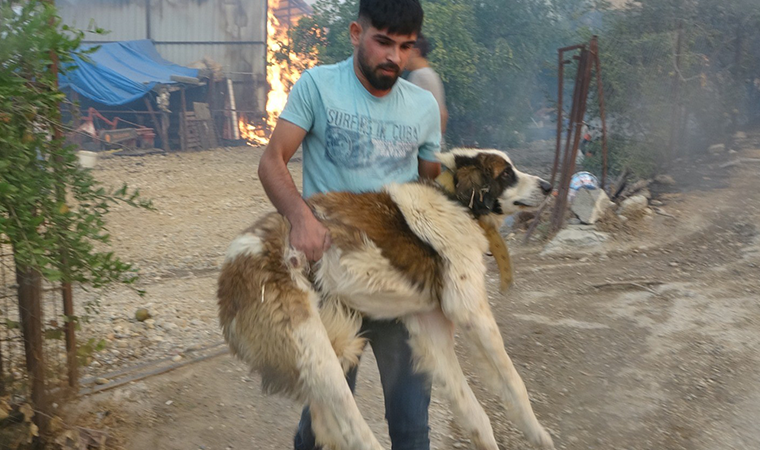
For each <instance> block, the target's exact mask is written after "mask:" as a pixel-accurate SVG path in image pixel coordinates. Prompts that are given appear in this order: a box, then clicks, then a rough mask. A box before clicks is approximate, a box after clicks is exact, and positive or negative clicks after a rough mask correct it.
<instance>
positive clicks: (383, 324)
mask: <svg viewBox="0 0 760 450" xmlns="http://www.w3.org/2000/svg"><path fill="white" fill-rule="evenodd" d="M361 333H362V336H364V337H365V338H367V340H368V341H369V343H370V345H371V346H372V351H373V353H374V354H375V359H377V368H378V370H379V372H380V382H381V383H382V385H383V395H384V397H385V420H387V421H388V433H389V435H390V438H391V443H392V446H393V450H429V449H430V439H429V437H428V405H429V404H430V381H429V379H428V377H427V376H425V375H423V374H418V373H414V370H413V368H412V349H411V348H410V347H409V343H408V342H407V341H408V339H409V333H408V332H407V331H406V327H405V326H404V324H402V323H401V322H399V321H397V320H392V321H388V320H370V319H364V322H363V323H362V328H361ZM356 372H357V367H354V368H353V369H351V370H350V371H349V372H348V374H347V375H346V381H347V382H348V385H349V387H350V388H351V392H353V391H354V388H355V387H356ZM293 448H294V449H295V450H319V449H320V447H317V446H316V443H315V438H314V432H313V431H312V429H311V414H310V413H309V407H308V406H306V407H305V408H304V410H303V412H302V413H301V422H300V423H299V424H298V430H297V431H296V436H295V439H294V442H293Z"/></svg>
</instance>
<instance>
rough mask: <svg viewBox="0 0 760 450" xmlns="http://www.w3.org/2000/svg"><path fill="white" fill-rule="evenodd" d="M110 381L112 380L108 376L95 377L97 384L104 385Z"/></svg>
mask: <svg viewBox="0 0 760 450" xmlns="http://www.w3.org/2000/svg"><path fill="white" fill-rule="evenodd" d="M110 381H111V380H109V379H108V378H103V377H100V378H95V384H100V385H103V384H108V383H109V382H110Z"/></svg>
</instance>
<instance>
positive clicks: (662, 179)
mask: <svg viewBox="0 0 760 450" xmlns="http://www.w3.org/2000/svg"><path fill="white" fill-rule="evenodd" d="M654 181H655V182H656V183H660V184H664V185H665V186H674V185H675V184H676V180H674V179H673V177H671V176H670V175H666V174H664V173H661V174H660V175H657V176H656V177H654Z"/></svg>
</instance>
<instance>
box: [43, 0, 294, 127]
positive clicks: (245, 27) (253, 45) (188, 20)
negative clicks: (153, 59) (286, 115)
mask: <svg viewBox="0 0 760 450" xmlns="http://www.w3.org/2000/svg"><path fill="white" fill-rule="evenodd" d="M294 2H295V0H294ZM267 3H268V2H267V0H56V6H57V7H58V10H59V14H60V16H61V18H62V20H63V23H64V24H67V25H70V26H73V27H75V28H79V29H85V30H87V29H92V28H93V27H98V28H102V29H104V30H106V31H107V33H106V34H95V33H87V34H86V36H85V41H84V42H85V43H86V44H93V43H106V42H117V41H134V40H141V39H148V40H151V41H152V42H153V44H154V45H155V47H156V50H157V51H158V53H160V54H161V56H163V57H164V58H165V59H167V60H169V61H171V62H173V63H176V64H179V65H183V66H191V67H196V66H198V65H199V64H200V63H201V62H202V61H204V60H205V61H206V62H207V63H215V64H217V65H219V66H221V70H222V72H223V73H224V75H225V76H226V77H227V78H229V79H231V80H232V82H233V84H234V85H235V89H234V91H235V99H236V104H237V108H239V109H246V110H251V111H262V112H263V111H264V110H265V107H266V95H267V92H268V89H269V88H268V85H267V81H266V73H267V72H266V71H267V65H266V57H267V56H266V54H267V52H266V45H267V43H266V39H267V26H266V24H267Z"/></svg>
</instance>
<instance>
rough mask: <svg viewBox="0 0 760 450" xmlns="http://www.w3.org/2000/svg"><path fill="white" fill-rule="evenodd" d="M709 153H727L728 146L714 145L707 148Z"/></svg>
mask: <svg viewBox="0 0 760 450" xmlns="http://www.w3.org/2000/svg"><path fill="white" fill-rule="evenodd" d="M707 151H708V152H710V153H712V154H713V155H717V154H720V153H723V152H725V151H726V144H713V145H711V146H710V147H708V148H707Z"/></svg>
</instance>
